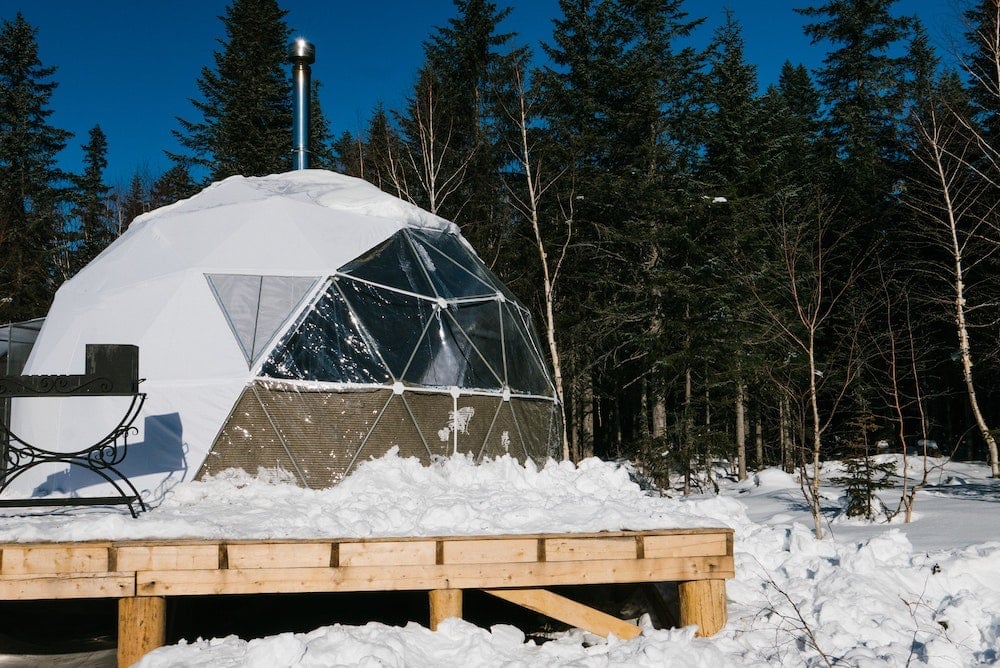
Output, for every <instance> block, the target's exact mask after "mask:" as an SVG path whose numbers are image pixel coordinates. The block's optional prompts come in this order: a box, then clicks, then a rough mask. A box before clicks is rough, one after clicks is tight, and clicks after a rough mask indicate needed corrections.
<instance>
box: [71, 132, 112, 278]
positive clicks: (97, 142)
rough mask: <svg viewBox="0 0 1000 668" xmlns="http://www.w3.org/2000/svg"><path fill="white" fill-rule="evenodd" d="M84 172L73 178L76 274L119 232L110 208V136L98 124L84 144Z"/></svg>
mask: <svg viewBox="0 0 1000 668" xmlns="http://www.w3.org/2000/svg"><path fill="white" fill-rule="evenodd" d="M83 165H84V169H83V174H80V175H79V176H74V177H73V186H74V193H73V208H72V215H73V217H74V218H75V219H76V222H77V225H78V228H77V230H76V234H75V235H74V236H75V239H74V240H73V241H74V244H73V248H72V249H71V253H70V272H71V273H73V274H75V273H76V272H77V271H79V270H80V269H82V268H83V267H84V266H86V264H87V263H88V262H90V261H91V260H93V259H94V258H95V257H97V255H98V253H100V252H101V251H102V250H104V249H105V248H106V247H107V246H108V244H110V243H111V242H112V241H113V240H114V238H115V234H114V231H113V229H112V228H113V227H114V226H113V224H112V222H111V219H110V211H109V209H108V194H109V193H110V192H111V187H110V186H107V185H105V184H104V170H105V169H107V166H108V139H107V137H106V136H105V134H104V131H103V130H101V126H99V125H95V126H94V127H93V128H91V130H90V140H89V141H88V142H87V143H86V144H84V146H83Z"/></svg>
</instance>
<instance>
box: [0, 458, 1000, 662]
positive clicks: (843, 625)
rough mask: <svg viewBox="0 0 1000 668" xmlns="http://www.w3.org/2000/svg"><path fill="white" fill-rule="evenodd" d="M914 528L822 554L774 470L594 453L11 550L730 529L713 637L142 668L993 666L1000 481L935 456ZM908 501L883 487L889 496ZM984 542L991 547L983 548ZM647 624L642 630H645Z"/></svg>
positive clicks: (243, 643) (324, 642)
mask: <svg viewBox="0 0 1000 668" xmlns="http://www.w3.org/2000/svg"><path fill="white" fill-rule="evenodd" d="M938 464H939V468H938V469H936V470H935V473H934V475H933V476H931V477H930V478H929V480H928V485H927V486H926V488H924V489H923V490H921V491H920V493H919V494H918V497H917V505H916V510H917V512H916V515H915V516H916V518H917V519H916V520H915V521H914V522H913V523H911V524H901V523H898V522H893V523H892V524H888V525H886V524H870V523H861V522H857V521H854V520H851V521H845V520H843V519H840V518H837V515H838V507H842V504H840V502H839V501H838V500H837V492H836V490H833V489H825V490H824V492H825V498H826V501H825V502H824V506H825V508H826V509H827V510H828V515H829V516H830V517H833V518H834V519H833V521H832V522H831V524H830V525H829V526H828V527H827V535H828V538H827V539H825V540H822V541H818V540H816V539H815V537H814V536H813V532H812V528H811V527H810V526H809V525H808V522H809V515H808V510H807V509H806V508H805V505H804V503H803V501H802V497H801V492H800V491H799V489H798V484H797V482H796V481H795V480H794V479H793V478H792V477H791V476H788V475H787V474H784V473H782V472H780V471H776V470H768V471H763V472H761V473H758V474H757V475H756V476H754V477H753V478H752V479H750V480H748V481H745V482H744V483H740V484H736V483H724V486H723V491H722V493H721V494H720V495H719V496H699V497H692V498H688V499H672V498H665V497H658V496H652V495H650V494H647V493H645V492H643V491H642V490H641V489H640V488H639V486H638V485H637V484H635V482H633V481H632V480H631V479H630V478H629V475H628V472H627V470H626V469H624V468H622V467H619V466H615V465H613V464H608V463H604V462H600V461H598V460H587V461H585V462H582V463H581V464H580V465H579V466H573V465H571V464H565V463H555V462H549V463H548V464H547V465H545V466H543V467H541V468H539V469H536V468H534V467H527V468H525V467H522V466H519V465H518V464H517V463H516V462H514V461H513V460H510V459H501V460H498V461H495V462H489V463H486V464H484V465H481V466H474V465H472V463H471V462H470V461H469V460H468V459H466V458H464V457H456V458H452V459H448V460H445V461H441V462H439V463H437V464H435V465H433V466H431V467H426V468H425V467H421V466H420V465H419V464H417V463H416V462H415V461H413V460H407V459H401V458H399V457H396V456H395V455H390V456H388V457H386V458H383V459H380V460H376V461H371V462H368V463H366V464H365V465H364V466H363V467H361V468H360V469H359V470H358V471H357V473H355V474H354V475H352V476H350V477H349V478H348V479H346V480H345V482H344V483H343V484H341V485H340V486H338V487H336V488H334V489H330V490H322V491H309V490H302V489H299V488H296V487H294V486H292V485H290V484H287V483H286V482H284V481H283V480H282V476H280V475H274V476H272V477H271V478H270V479H253V478H250V477H249V476H246V475H245V474H236V473H233V474H228V475H226V476H222V477H218V478H216V479H214V480H211V481H208V482H203V483H184V484H182V485H179V486H178V487H177V488H175V490H174V491H173V492H172V493H171V494H170V495H169V496H168V498H167V499H166V500H165V502H164V503H163V505H162V506H160V507H159V508H157V509H155V510H154V511H152V512H150V513H148V514H146V515H143V516H142V517H140V519H139V520H132V519H131V518H128V517H127V515H124V514H123V513H121V512H120V510H119V511H107V512H94V511H92V510H90V511H83V512H78V511H67V512H66V513H63V514H61V515H58V516H37V517H13V516H9V515H11V511H7V515H8V516H7V517H4V519H3V526H2V529H0V540H4V541H11V540H21V541H25V540H43V539H44V540H78V539H84V538H139V537H157V536H162V537H184V536H192V537H194V536H199V537H219V536H225V537H233V538H238V537H255V538H261V537H306V536H341V537H355V536H359V537H365V536H403V535H413V536H425V535H426V536H429V535H440V534H476V533H518V532H524V533H534V532H548V531H570V532H571V531H599V530H620V529H650V528H669V527H689V526H720V525H721V526H730V527H732V528H734V529H735V532H736V542H735V547H736V578H735V579H734V580H730V581H729V583H728V589H727V591H728V596H729V623H728V624H727V625H726V627H725V628H724V629H723V630H722V632H720V633H719V634H718V635H716V636H715V637H713V638H708V639H701V638H694V636H693V632H692V629H677V630H669V631H667V630H655V629H652V628H649V627H648V624H647V627H646V630H645V631H644V633H643V634H642V635H641V636H640V637H638V638H636V639H634V640H630V641H627V642H625V641H620V640H618V639H615V638H611V639H609V640H607V641H605V640H603V639H598V638H595V637H593V636H590V635H588V634H585V633H583V632H580V631H574V632H570V633H566V634H563V635H560V636H559V637H557V638H555V639H554V640H552V641H550V642H546V643H541V644H539V643H536V642H533V641H530V640H526V638H525V636H524V634H523V633H522V632H521V631H520V630H518V629H516V628H514V627H511V626H506V625H498V626H494V627H492V628H490V629H482V628H477V627H475V626H473V625H471V624H469V623H467V622H463V621H459V620H451V621H448V622H446V623H445V624H444V625H443V626H442V628H440V629H439V630H438V631H437V632H434V633H432V632H430V631H428V630H427V629H426V628H424V627H422V626H418V625H415V624H410V625H408V626H406V627H401V628H400V627H389V626H385V625H383V624H378V623H370V624H367V625H365V626H344V625H334V626H329V627H324V628H319V629H316V630H315V631H313V632H311V633H304V634H292V633H285V634H281V635H277V636H273V637H269V638H261V639H255V640H247V639H239V638H236V637H228V638H221V639H211V640H201V639H198V640H195V639H191V642H183V643H180V644H178V645H175V646H171V647H164V648H161V649H159V650H156V651H154V652H152V653H150V654H149V655H147V656H146V657H145V658H144V659H143V661H142V662H141V664H140V666H142V667H143V668H160V667H166V666H213V667H218V666H251V667H260V668H276V667H280V666H336V665H352V666H410V667H421V666H427V667H430V666H434V667H439V666H462V667H463V668H466V667H474V666H529V665H532V666H534V665H544V666H575V667H591V666H594V667H596V666H692V667H694V666H704V667H706V668H708V667H711V668H716V667H718V666H761V667H763V666H803V665H807V666H825V665H849V666H935V667H937V666H969V665H985V664H994V663H1000V654H998V649H997V648H998V647H1000V577H997V574H998V573H1000V542H995V541H993V539H994V538H995V537H997V536H1000V513H997V508H998V507H1000V506H997V501H998V500H1000V481H995V480H992V479H989V478H988V477H987V475H988V470H986V469H985V468H984V467H982V466H976V465H960V464H954V463H950V462H939V463H938ZM894 494H895V495H896V496H895V500H898V494H899V491H898V490H889V491H887V492H886V497H885V498H886V501H887V502H888V503H890V505H891V504H892V503H895V500H894V498H893V495H894ZM984 541H991V542H984ZM640 623H642V621H640Z"/></svg>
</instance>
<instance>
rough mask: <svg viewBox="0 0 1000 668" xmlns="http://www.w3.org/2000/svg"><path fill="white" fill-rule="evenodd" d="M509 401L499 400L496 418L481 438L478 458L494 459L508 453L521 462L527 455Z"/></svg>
mask: <svg viewBox="0 0 1000 668" xmlns="http://www.w3.org/2000/svg"><path fill="white" fill-rule="evenodd" d="M513 401H517V400H516V399H515V400H513ZM511 403H512V402H511V401H500V405H499V411H498V412H497V414H496V419H494V420H493V424H492V426H491V427H490V430H489V433H488V434H486V436H485V438H484V439H483V447H482V451H481V453H480V455H479V459H480V460H482V459H484V458H489V459H496V458H497V457H502V456H503V455H508V454H509V455H510V456H511V457H514V458H515V459H517V460H518V461H519V462H522V463H523V462H524V460H525V458H526V457H527V456H528V453H527V452H526V451H525V448H524V443H523V442H522V440H521V433H520V431H519V430H518V428H517V424H516V423H515V421H514V411H513V409H512V408H511ZM491 419H492V416H491Z"/></svg>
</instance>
